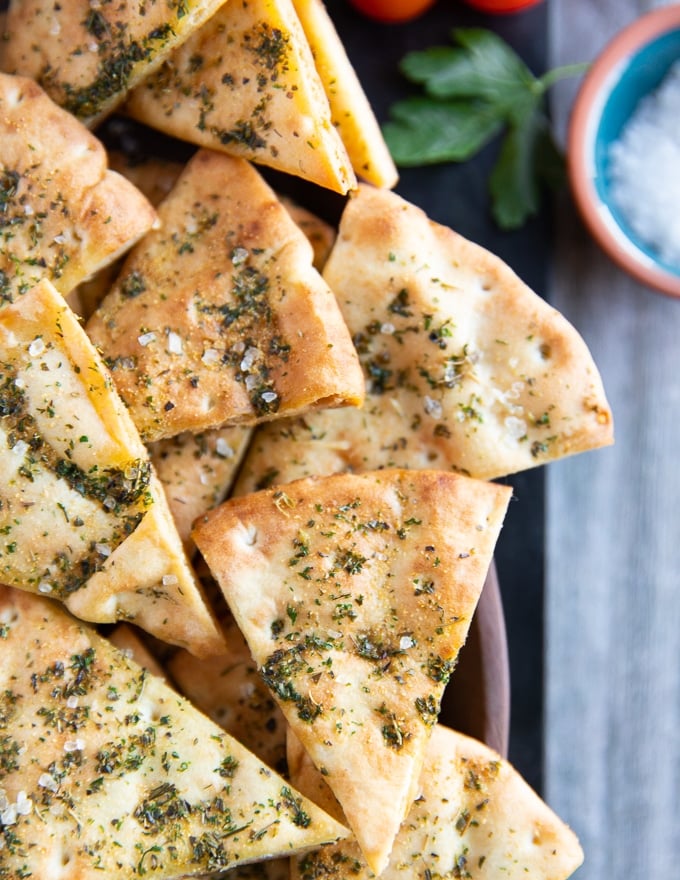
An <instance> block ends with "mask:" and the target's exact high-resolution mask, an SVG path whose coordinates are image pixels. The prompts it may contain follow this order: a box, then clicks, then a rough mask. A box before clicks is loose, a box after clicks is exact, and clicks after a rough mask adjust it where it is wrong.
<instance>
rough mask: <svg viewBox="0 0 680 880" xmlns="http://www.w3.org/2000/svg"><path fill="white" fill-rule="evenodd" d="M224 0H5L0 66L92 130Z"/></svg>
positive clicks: (0, 42)
mask: <svg viewBox="0 0 680 880" xmlns="http://www.w3.org/2000/svg"><path fill="white" fill-rule="evenodd" d="M222 3H224V0H173V2H168V3H155V2H154V3H140V2H133V0H122V2H117V3H96V4H95V3H91V2H90V0H60V2H59V3H54V2H52V0H11V2H10V4H9V10H8V13H7V19H6V21H5V27H4V34H3V37H4V38H3V40H2V41H0V68H2V69H3V70H6V71H8V72H10V73H17V74H20V75H22V76H27V77H31V78H32V79H34V80H36V81H37V82H38V83H39V84H40V85H41V86H42V87H43V88H44V89H45V91H46V92H47V93H48V94H49V95H50V97H51V98H52V100H53V101H54V102H55V103H57V104H60V105H61V106H63V107H64V108H65V109H66V110H68V111H69V113H71V114H73V115H74V116H76V117H77V118H78V119H81V120H82V121H83V122H85V123H86V124H87V125H88V126H90V127H92V126H94V125H95V124H96V123H97V122H99V121H100V120H101V119H102V118H103V117H104V116H106V115H107V114H109V113H110V112H111V111H112V110H113V109H115V108H116V107H117V106H118V105H119V104H120V103H121V102H122V101H123V99H124V98H125V95H126V94H127V92H128V91H129V90H130V89H131V88H133V87H134V86H135V85H136V84H137V83H138V82H140V80H142V79H143V78H144V77H145V76H148V75H149V74H151V72H152V71H153V70H155V69H156V68H157V67H158V66H159V65H160V64H161V63H162V61H163V59H164V58H166V57H167V56H168V55H169V54H170V53H171V52H172V51H173V50H174V49H175V48H176V47H178V46H180V45H181V44H182V42H183V41H184V40H186V39H187V37H188V36H189V35H190V34H191V33H192V31H194V30H195V29H196V28H198V27H200V26H201V24H203V22H205V21H207V19H208V18H209V17H210V16H211V15H212V14H213V13H214V12H215V11H216V10H217V9H218V8H219V7H220V6H221V5H222Z"/></svg>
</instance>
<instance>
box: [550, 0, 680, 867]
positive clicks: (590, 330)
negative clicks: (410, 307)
mask: <svg viewBox="0 0 680 880" xmlns="http://www.w3.org/2000/svg"><path fill="white" fill-rule="evenodd" d="M658 5H663V4H659V3H653V2H632V0H598V2H597V3H593V2H592V0H552V2H551V7H550V15H551V51H552V54H551V61H552V63H553V64H557V63H568V62H573V61H580V60H590V59H592V58H593V57H594V56H595V55H596V53H597V52H598V50H599V49H600V48H601V47H602V45H603V44H604V43H605V41H606V40H608V39H609V38H610V37H611V36H612V35H613V34H614V33H615V32H616V31H617V30H619V28H620V27H622V26H623V25H624V24H625V23H627V22H628V21H630V20H632V19H633V18H635V17H636V16H637V15H639V14H641V13H642V12H643V11H645V10H646V9H649V8H652V7H653V6H658ZM574 88H575V86H574V84H571V85H567V86H564V87H563V88H560V89H559V90H557V92H556V94H555V98H554V113H555V118H556V123H557V128H558V131H560V132H562V133H563V132H564V130H565V128H566V124H567V117H568V113H569V108H570V106H571V101H572V99H573V93H574ZM557 242H558V244H557V253H556V262H555V271H554V277H553V280H552V284H551V299H552V302H553V304H554V305H555V306H556V307H557V308H559V309H560V311H562V312H563V313H564V314H565V315H566V316H567V317H568V318H569V319H570V320H571V321H572V322H573V323H574V324H575V325H576V327H578V329H579V330H580V331H581V333H582V334H583V336H584V337H585V339H586V341H587V342H588V343H589V345H590V347H591V350H592V352H593V355H594V357H595V360H596V362H597V363H598V365H599V367H600V369H601V372H602V375H603V379H604V383H605V388H606V389H607V393H608V396H609V400H610V403H611V405H612V408H613V412H614V419H615V432H616V444H615V446H614V447H612V448H611V449H607V450H601V451H598V452H594V453H588V454H586V455H582V456H578V457H576V458H573V459H569V460H566V461H563V462H560V463H558V464H556V465H551V466H550V467H549V468H548V469H547V474H546V515H547V532H546V670H545V676H546V679H545V680H546V703H545V705H546V728H545V737H546V739H545V761H546V764H545V797H546V800H547V801H548V802H549V803H550V804H551V805H552V806H553V807H554V808H555V809H556V811H557V812H558V813H559V814H560V815H561V816H562V817H563V818H564V819H565V820H566V821H568V822H569V823H570V824H571V825H572V827H573V828H574V829H575V831H576V832H577V833H578V835H579V837H580V838H581V841H582V844H583V847H584V850H585V852H586V862H585V865H584V867H583V868H582V869H581V870H580V871H579V872H577V876H578V877H579V880H586V878H588V880H589V878H592V880H601V878H605V877H608V878H623V877H626V878H627V880H638V878H639V880H642V878H647V877H651V876H655V877H667V878H668V877H677V876H679V874H680V867H679V866H680V810H679V807H680V661H679V658H678V648H679V646H680V584H679V583H678V581H679V578H678V572H679V571H680V503H679V502H678V499H679V498H680V467H679V466H678V456H677V447H678V443H677V430H678V426H679V425H680V302H679V301H675V300H671V299H668V298H666V297H663V296H661V295H659V294H655V293H653V292H651V291H649V290H647V289H645V288H643V287H641V286H640V285H639V284H637V283H636V282H634V281H632V280H631V279H629V278H628V277H627V276H625V275H624V274H623V273H622V272H620V271H619V270H618V269H617V268H616V267H615V266H614V265H613V264H612V263H611V262H610V261H609V260H608V258H607V257H606V256H604V254H602V253H601V252H600V251H599V249H598V248H597V246H596V245H594V243H593V242H592V241H591V240H590V239H589V237H588V235H587V233H586V232H585V231H584V229H583V228H582V226H581V224H580V223H579V222H578V220H577V218H576V217H575V215H574V213H573V208H572V207H571V205H569V204H562V206H561V210H560V211H559V216H558V219H557Z"/></svg>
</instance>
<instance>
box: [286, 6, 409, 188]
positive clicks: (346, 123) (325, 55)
mask: <svg viewBox="0 0 680 880" xmlns="http://www.w3.org/2000/svg"><path fill="white" fill-rule="evenodd" d="M293 3H294V5H295V10H296V12H297V14H298V16H299V18H300V21H301V23H302V27H303V28H304V31H305V36H306V37H307V40H308V42H309V45H310V47H311V49H312V54H313V55H314V64H315V66H316V69H317V71H318V73H319V76H320V78H321V82H322V83H323V86H324V89H325V90H326V95H327V96H328V103H329V104H330V107H331V116H332V119H333V125H334V126H335V127H336V128H337V130H338V132H339V133H340V137H341V138H342V142H343V144H344V145H345V149H346V150H347V153H348V154H349V157H350V160H351V162H352V168H353V169H354V172H355V174H356V175H357V177H359V178H360V179H362V180H365V181H368V182H369V183H372V184H374V185H375V186H379V187H385V188H387V189H391V188H392V187H393V186H395V185H396V183H397V180H398V177H399V176H398V174H397V169H396V167H395V164H394V161H393V159H392V156H391V155H390V151H389V150H388V148H387V144H386V143H385V139H384V138H383V135H382V131H381V130H380V125H379V124H378V120H377V119H376V117H375V113H374V112H373V108H372V107H371V105H370V103H369V101H368V98H367V97H366V93H365V92H364V89H363V86H362V85H361V82H360V81H359V78H358V77H357V75H356V72H355V70H354V68H353V66H352V64H351V62H350V60H349V58H348V57H347V52H346V51H345V47H344V46H343V44H342V41H341V40H340V37H339V36H338V33H337V31H336V29H335V25H334V24H333V20H332V19H331V17H330V16H329V15H328V13H327V12H326V7H325V6H324V4H323V2H322V0H293Z"/></svg>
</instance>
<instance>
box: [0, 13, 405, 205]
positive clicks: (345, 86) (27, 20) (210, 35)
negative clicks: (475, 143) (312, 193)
mask: <svg viewBox="0 0 680 880" xmlns="http://www.w3.org/2000/svg"><path fill="white" fill-rule="evenodd" d="M298 13H299V15H298ZM0 69H2V70H4V71H6V72H8V73H12V74H20V75H23V76H27V77H31V78H32V79H34V80H35V81H36V82H38V83H39V84H40V85H41V86H42V87H43V88H44V89H45V91H46V92H47V93H48V94H49V96H50V97H51V98H52V99H53V100H54V101H55V103H57V104H60V105H61V106H63V107H65V108H66V109H67V110H69V111H70V112H71V113H73V114H74V115H75V116H77V117H78V118H79V119H81V120H82V121H83V122H85V123H86V124H87V125H88V126H90V127H91V126H94V125H95V124H96V123H98V122H100V121H101V120H102V119H104V118H105V117H106V116H107V115H109V114H110V113H111V112H113V111H114V110H120V109H121V107H122V105H123V104H124V110H125V112H126V113H128V114H129V115H131V116H133V117H134V118H136V119H139V120H141V121H142V122H144V123H145V124H147V125H150V126H153V127H154V128H158V129H160V130H161V131H163V132H164V133H167V134H170V135H173V136H175V137H178V138H181V139H183V140H186V141H188V142H190V143H193V144H196V145H198V146H203V147H208V148H210V149H214V150H218V151H224V152H227V153H230V154H232V155H235V156H241V157H244V158H246V159H249V160H251V161H254V162H259V163H262V164H264V165H267V166H269V167H272V168H276V169H279V170H280V171H284V172H286V173H288V174H293V175H296V176H298V177H302V178H304V179H306V180H309V181H311V182H313V183H315V184H317V185H319V186H322V187H326V188H328V189H332V190H335V191H336V192H339V193H347V192H348V191H349V190H351V189H353V188H354V187H355V186H356V180H357V176H359V177H361V178H363V179H365V180H368V181H371V182H372V183H375V184H377V185H379V186H393V185H394V183H395V182H396V180H397V173H396V169H395V166H394V163H393V162H392V159H391V157H390V155H389V153H388V151H387V148H386V146H385V142H384V140H383V137H382V134H381V132H380V129H379V127H378V124H377V121H376V119H375V116H374V114H373V111H372V109H371V107H370V105H369V103H368V101H367V100H366V96H365V94H364V91H363V89H362V87H361V85H360V83H359V81H358V79H357V78H356V75H355V73H354V70H353V69H352V66H351V64H350V63H349V61H348V59H347V56H346V53H345V51H344V48H343V46H342V43H341V42H340V40H339V38H338V36H337V33H336V31H335V29H334V27H333V24H332V21H331V20H330V18H329V17H328V16H327V14H326V12H325V9H324V7H323V4H322V3H321V0H316V2H314V3H307V2H305V3H299V4H298V7H297V11H296V7H295V5H294V4H293V3H292V0H249V2H247V3H240V2H239V3H235V2H225V0H201V2H196V0H181V2H176V3H175V2H173V3H155V2H154V3H136V2H132V0H125V2H122V3H116V4H106V3H102V4H96V5H95V6H93V5H92V4H91V3H90V2H89V0H64V2H61V3H59V4H56V5H55V4H53V3H51V2H46V0H28V2H27V0H12V2H10V6H9V11H8V13H7V18H6V21H5V23H4V39H3V40H2V41H0Z"/></svg>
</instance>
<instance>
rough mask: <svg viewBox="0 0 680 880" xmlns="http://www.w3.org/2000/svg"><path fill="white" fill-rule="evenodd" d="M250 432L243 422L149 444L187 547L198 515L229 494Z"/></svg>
mask: <svg viewBox="0 0 680 880" xmlns="http://www.w3.org/2000/svg"><path fill="white" fill-rule="evenodd" d="M251 433H252V429H250V428H247V427H245V426H244V425H228V426H227V427H225V428H214V429H213V430H211V431H204V432H203V433H201V434H191V433H190V432H189V431H184V432H183V433H182V434H178V435H177V436H176V437H169V438H167V439H166V440H157V441H156V442H155V443H150V444H149V454H150V455H151V461H152V462H153V464H154V467H155V469H156V473H157V474H158V477H159V479H160V481H161V483H162V484H163V488H164V489H165V494H166V496H167V499H168V505H169V507H170V510H171V512H172V516H173V519H174V521H175V525H176V526H177V531H178V533H179V536H180V538H181V539H182V543H183V544H184V546H185V547H190V546H191V541H190V538H191V527H192V526H193V523H194V520H195V519H196V517H198V516H200V515H201V514H202V513H205V511H206V510H210V509H211V508H212V507H216V506H217V505H218V504H219V503H220V502H221V501H223V500H224V498H225V497H226V495H227V493H228V491H229V489H230V487H231V484H232V483H233V481H234V476H235V475H236V472H237V470H238V467H239V465H240V463H241V459H242V458H243V454H244V453H245V451H246V447H247V445H248V440H249V439H250V435H251Z"/></svg>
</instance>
